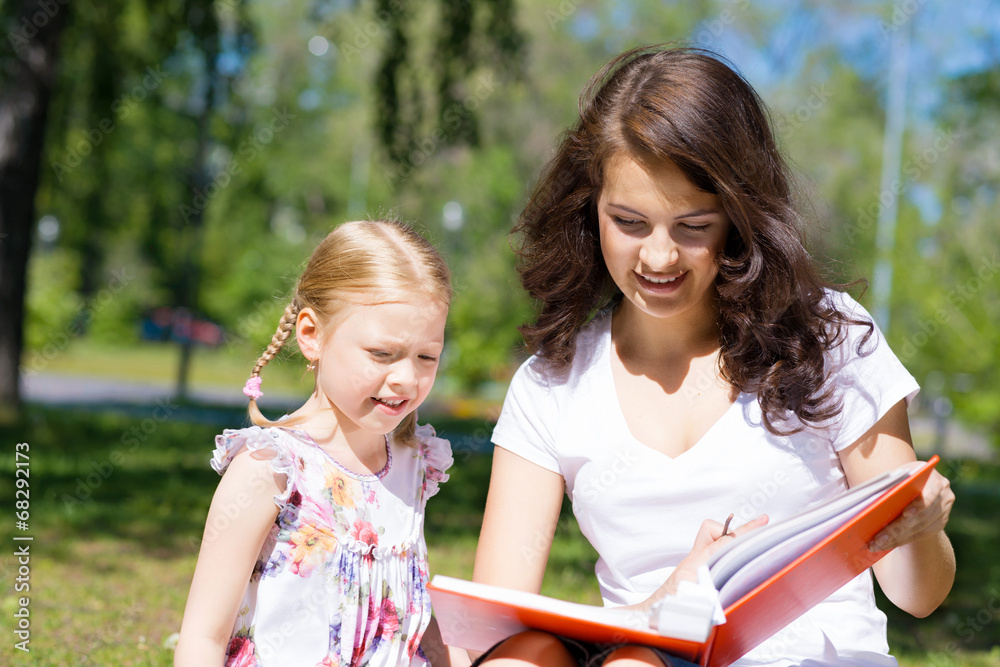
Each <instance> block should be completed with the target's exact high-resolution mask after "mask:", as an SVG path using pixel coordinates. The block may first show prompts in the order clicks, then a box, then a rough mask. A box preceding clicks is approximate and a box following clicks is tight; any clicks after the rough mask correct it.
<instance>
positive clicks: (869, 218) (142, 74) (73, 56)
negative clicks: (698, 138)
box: [4, 0, 1000, 432]
mask: <svg viewBox="0 0 1000 667" xmlns="http://www.w3.org/2000/svg"><path fill="white" fill-rule="evenodd" d="M161 5H162V3H149V2H145V1H144V0H115V1H114V2H111V3H104V4H100V3H96V4H95V3H93V2H82V3H75V4H74V5H73V7H74V12H75V14H74V18H73V21H72V23H71V24H70V25H69V26H68V27H67V32H66V35H65V40H64V43H63V45H62V49H61V52H62V54H63V56H64V59H63V66H62V67H61V68H60V80H59V85H58V87H57V91H56V95H55V97H54V99H53V107H52V113H51V114H50V116H51V119H52V120H51V122H50V127H49V132H48V137H47V144H46V146H47V148H46V151H47V152H46V155H45V158H44V160H43V164H44V168H43V183H42V186H41V190H40V192H39V195H38V209H39V214H40V215H52V216H54V217H56V218H57V219H58V220H59V222H60V225H61V227H60V229H61V235H60V238H59V240H58V242H57V249H56V253H55V254H50V255H46V256H43V255H41V254H40V255H39V259H37V261H36V262H35V265H34V269H33V271H34V273H33V274H32V284H33V287H32V291H31V294H30V300H29V308H30V312H31V315H30V319H29V328H28V340H29V351H28V352H29V357H30V355H31V354H32V353H37V352H38V349H37V348H38V346H39V345H43V346H44V345H45V344H46V343H47V341H49V340H50V339H51V338H52V337H53V336H55V335H59V332H61V331H64V330H65V328H66V327H67V326H70V325H71V323H72V322H74V321H76V322H79V321H82V320H84V319H88V315H89V314H90V313H91V312H92V309H93V307H94V303H95V301H94V300H95V298H96V297H97V296H98V295H100V294H101V293H102V290H109V289H110V288H111V287H112V283H111V280H112V279H113V276H114V275H115V274H116V272H119V273H120V272H122V271H124V272H125V273H127V274H129V275H134V276H136V277H135V279H134V280H132V281H130V282H129V283H128V285H126V286H125V287H124V289H122V290H121V291H117V292H115V293H114V294H113V297H114V298H113V299H112V300H111V301H110V302H108V303H106V304H105V305H104V307H102V308H101V310H100V313H97V314H95V315H94V317H93V318H90V319H92V321H90V322H89V324H90V325H91V326H90V331H89V333H90V335H93V336H96V337H97V338H99V339H101V340H105V341H115V342H117V343H119V344H126V343H128V342H129V341H130V340H132V339H133V336H134V335H135V333H134V332H135V331H136V321H135V318H136V317H137V316H138V315H139V314H140V313H142V312H143V311H145V310H146V309H148V308H152V307H156V306H163V305H181V304H186V305H189V306H190V307H192V308H193V309H194V310H196V311H198V312H199V313H201V314H203V315H204V316H205V317H207V318H209V319H211V320H214V321H216V322H218V323H220V324H221V325H222V326H223V327H224V328H225V329H226V330H227V332H228V333H229V334H230V335H231V337H232V338H233V339H234V340H235V341H238V342H240V344H244V343H245V344H246V345H247V349H248V350H250V351H251V354H252V353H253V351H254V350H257V349H259V347H260V346H262V345H264V344H265V343H266V342H267V340H268V339H269V338H270V335H271V333H272V332H273V329H274V326H275V324H276V322H277V317H278V315H279V313H280V311H281V308H282V307H283V304H284V301H285V299H286V298H287V294H288V292H289V290H290V288H291V286H292V284H293V283H294V281H295V279H296V277H297V275H298V271H299V269H300V267H301V265H302V262H303V261H304V260H305V258H306V257H307V256H308V254H309V252H310V250H311V248H312V246H313V245H314V243H315V242H316V241H317V240H318V239H319V238H320V237H321V236H322V235H323V234H325V233H326V232H327V231H329V229H330V228H332V227H333V226H334V225H336V224H338V223H340V222H342V221H344V220H347V219H353V218H364V217H367V216H373V217H374V216H380V215H387V214H395V215H398V216H399V217H401V218H403V219H405V220H409V221H412V222H414V223H415V224H416V225H417V227H418V228H420V229H422V230H424V231H426V233H427V234H428V236H429V237H430V238H431V239H432V240H433V241H434V242H435V243H436V244H438V245H439V246H440V247H441V248H442V249H443V250H444V251H445V253H446V254H447V257H448V260H449V262H450V264H451V266H452V270H453V274H454V278H455V285H456V288H457V289H456V299H455V303H454V306H453V309H452V314H451V319H450V322H449V340H448V347H449V349H448V351H447V358H446V365H445V367H444V368H443V372H444V373H445V374H446V375H447V376H448V381H447V382H446V383H445V385H446V386H449V387H454V388H455V389H456V390H457V391H461V392H463V393H468V392H476V391H480V390H481V389H484V388H491V387H492V389H490V390H491V391H494V390H495V387H496V385H494V384H493V383H494V382H495V381H499V382H501V383H502V382H503V381H504V380H505V379H506V376H507V375H508V374H509V373H510V371H511V370H512V369H513V367H514V366H515V365H516V363H517V361H518V358H519V355H520V353H521V348H520V338H519V335H518V334H517V332H516V327H517V325H519V324H521V323H523V322H524V321H526V320H527V319H529V318H530V316H531V304H529V303H528V302H527V299H526V298H525V296H524V295H523V293H522V292H521V290H520V288H519V287H518V284H517V277H516V273H515V271H514V267H515V258H514V256H513V254H512V252H511V251H510V249H509V242H508V239H507V234H508V232H509V230H510V228H511V226H512V224H513V221H514V220H515V219H516V217H517V214H518V212H519V210H520V209H521V207H522V206H523V203H524V199H525V197H526V195H527V193H528V191H529V189H530V186H531V183H532V182H533V181H534V179H535V178H537V175H538V173H539V171H540V170H541V167H542V165H543V164H544V163H545V161H546V160H547V159H548V157H549V156H550V155H551V153H552V150H553V147H554V145H555V143H556V141H557V139H558V136H559V134H560V132H562V131H563V129H564V128H565V127H566V126H567V125H568V124H569V123H571V122H572V120H573V118H574V116H575V113H576V109H577V98H578V96H579V94H580V91H581V90H582V89H583V87H584V85H585V84H586V82H587V81H588V79H589V78H590V76H591V74H592V73H593V72H595V71H596V70H597V69H598V68H599V67H600V66H601V65H602V64H603V63H604V62H605V61H606V60H607V59H608V58H609V57H610V56H612V55H613V54H615V53H618V52H620V51H621V50H622V49H625V48H629V47H632V46H636V45H639V44H644V43H655V42H662V41H667V40H673V41H681V42H683V41H689V42H693V43H696V44H700V45H705V46H709V47H715V48H721V49H722V50H723V51H725V52H728V53H731V54H737V55H736V56H734V57H735V59H736V60H737V62H736V65H737V66H738V67H740V68H741V69H743V70H744V72H745V74H746V75H747V76H748V77H749V78H750V80H751V82H752V83H754V85H756V86H757V87H758V88H759V90H760V92H761V94H762V96H763V97H764V99H765V100H766V101H767V102H768V103H769V105H770V106H771V109H772V113H773V118H774V121H775V124H776V127H777V129H778V134H779V138H780V142H781V144H782V147H783V149H784V150H785V151H786V152H787V153H788V154H789V155H790V156H791V158H792V160H793V163H794V164H795V165H796V167H797V169H798V171H799V172H800V174H801V177H802V178H801V180H802V183H803V187H802V194H803V201H804V202H805V203H804V211H805V215H806V219H807V222H808V223H809V233H810V237H811V248H812V250H813V252H814V254H815V255H816V256H817V258H819V259H820V260H821V261H823V262H824V264H825V265H826V267H827V269H828V274H829V275H830V276H831V278H833V279H835V280H838V281H843V282H850V281H854V280H856V279H858V278H863V277H871V275H872V271H873V269H874V264H875V233H876V229H875V228H876V220H877V217H878V213H879V210H880V208H882V206H883V200H884V199H885V197H887V196H894V197H896V198H898V203H899V205H900V206H899V223H898V227H897V234H896V244H895V248H894V249H893V251H892V257H891V259H892V261H893V265H894V267H895V271H896V275H895V281H894V287H893V293H892V301H891V304H890V305H891V321H890V322H889V326H888V327H887V333H888V337H889V340H890V343H891V344H892V345H893V347H894V349H895V350H896V351H897V353H899V355H900V357H901V358H902V359H903V361H904V363H906V365H907V367H908V368H910V370H911V371H912V372H913V373H914V375H915V376H916V377H917V379H918V380H919V381H921V382H924V381H925V380H927V379H928V378H935V377H937V376H938V375H940V374H943V375H944V376H945V382H944V386H943V388H942V389H941V391H942V392H943V394H944V395H945V397H946V398H948V400H950V401H951V403H952V404H953V406H954V414H955V415H956V416H957V417H958V418H960V419H962V420H965V421H969V422H971V423H973V424H975V425H978V426H981V427H985V428H987V429H990V430H992V431H993V432H998V429H997V428H996V426H997V425H998V417H997V415H1000V390H998V389H997V388H996V386H995V383H994V382H992V378H991V370H992V368H993V367H995V366H996V364H997V363H998V362H1000V359H997V354H998V350H1000V340H998V339H997V336H998V335H1000V334H997V332H996V327H994V326H992V323H993V322H996V321H997V319H998V317H1000V303H998V301H997V299H998V297H997V295H998V294H1000V276H998V275H997V272H995V271H994V270H993V267H994V265H995V264H996V258H995V257H994V255H993V254H992V250H991V249H992V248H996V247H998V246H1000V244H998V242H997V241H998V239H997V232H996V226H995V225H993V224H992V212H993V211H994V210H995V208H996V206H995V204H996V197H997V191H996V185H995V184H996V182H997V167H996V160H995V155H996V151H997V145H998V144H997V142H998V138H997V137H1000V133H998V132H997V128H998V125H1000V117H998V114H997V111H996V105H995V104H992V101H993V100H995V99H996V98H997V96H998V95H1000V89H998V83H997V82H998V76H997V74H996V72H995V68H993V69H990V68H988V67H985V68H981V69H979V70H973V71H971V72H970V73H966V74H957V75H951V74H949V75H948V76H946V77H945V78H943V79H938V80H930V79H929V78H928V77H927V76H922V77H921V79H920V84H919V88H920V89H921V90H920V91H914V90H911V94H914V95H916V94H917V93H918V92H919V93H920V94H925V95H926V94H927V91H931V93H932V94H933V93H934V92H935V91H936V92H937V94H939V95H940V98H941V101H939V102H938V103H937V104H936V105H933V106H931V107H926V108H922V110H921V111H917V110H916V107H915V108H914V111H912V112H911V113H910V114H909V117H908V121H909V125H908V127H907V133H906V135H905V142H904V147H903V162H904V164H903V182H901V184H900V187H899V193H898V194H893V193H888V194H887V193H882V192H879V189H880V187H881V186H880V171H881V166H882V165H881V162H882V139H883V130H884V123H885V112H884V104H883V99H882V98H883V97H884V88H885V76H886V72H885V69H884V63H874V64H873V63H865V62H862V63H861V64H860V65H859V63H858V62H857V60H858V59H857V58H854V59H853V60H852V59H851V58H849V57H845V51H849V50H850V49H851V48H853V47H852V46H851V44H846V45H845V43H844V40H842V39H838V38H837V37H836V36H835V35H834V32H835V31H831V32H830V34H827V33H826V32H825V31H824V26H826V25H829V24H830V23H831V22H832V23H837V22H841V21H843V22H845V23H848V22H852V23H851V25H856V26H859V27H861V28H864V27H865V26H866V25H867V24H866V21H867V22H868V23H871V22H877V21H878V20H880V18H882V17H881V16H880V15H878V14H876V13H874V10H872V11H871V12H869V10H868V8H866V7H846V8H836V9H820V8H819V7H818V6H814V5H813V4H809V3H806V5H804V6H803V7H801V8H800V9H799V10H797V11H796V13H795V16H794V17H791V18H789V17H786V16H785V15H784V13H783V12H782V11H781V10H779V9H778V8H777V7H776V6H774V5H772V4H768V3H765V4H763V5H759V4H755V3H745V2H736V1H733V0H716V1H712V2H699V3H668V4H664V3H662V2H659V1H658V0H640V1H636V2H630V3H617V4H615V3H589V2H588V3H584V2H563V3H557V4H552V3H517V4H516V5H515V3H513V2H510V0H419V1H417V2H412V3H410V2H407V3H401V2H395V1H394V0H370V1H368V2H358V3H327V2H315V1H314V0H292V1H290V2H285V3H239V4H238V7H239V9H238V11H237V10H236V9H235V8H234V7H235V6H233V3H215V5H212V7H214V10H213V11H211V12H209V10H208V8H209V3H208V2H207V0H186V1H185V2H177V3H171V4H169V5H166V6H161ZM4 11H5V12H6V14H9V13H10V12H9V11H8V7H6V6H5V9H4ZM786 19H788V20H791V19H794V20H795V21H796V22H797V23H796V25H801V26H802V27H803V29H802V32H801V34H798V35H796V36H795V39H796V40H798V41H794V40H793V41H792V42H788V41H787V39H788V35H787V30H786V29H784V28H782V27H781V26H783V25H784V24H785V21H786ZM914 20H923V19H922V18H921V17H920V16H917V17H916V18H915V19H914ZM971 38H972V37H970V39H971ZM975 38H976V39H978V37H975ZM311 40H319V41H318V44H319V46H320V47H322V45H323V44H325V45H326V47H325V49H324V48H317V50H316V51H315V53H313V52H310V50H309V48H310V47H309V44H311V43H312V42H311ZM783 40H784V41H783ZM733 44H737V45H738V46H737V47H734V46H733ZM887 45H888V41H886V42H884V43H883V42H879V43H875V44H872V45H871V49H872V53H882V52H884V51H886V49H887ZM930 48H931V46H930V45H924V44H920V43H919V42H915V49H917V50H918V51H919V53H920V54H921V55H922V57H925V58H926V57H930V55H929V54H931V53H932V52H931V51H929V50H928V49H930ZM213 53H214V54H217V55H218V58H215V59H213V58H212V54H213ZM208 81H214V82H215V84H214V87H212V90H213V91H214V92H213V93H212V95H211V96H208V95H207V92H206V86H207V85H208V84H207V83H206V82H208ZM913 85H914V86H915V85H917V84H913ZM911 88H912V86H911ZM208 101H210V102H211V103H212V105H213V107H212V108H213V110H212V112H211V113H209V114H208V115H207V117H206V118H205V122H204V124H200V121H199V118H200V115H199V113H200V112H199V108H200V107H199V105H202V104H204V103H206V102H208ZM102 123H103V128H105V129H102ZM272 124H273V127H272ZM935 144H937V146H938V148H935ZM84 153H86V155H84ZM64 166H65V168H64ZM199 178H200V179H202V180H201V181H199V180H198V179H199ZM199 197H200V198H199ZM449 202H456V203H457V204H459V205H460V206H461V208H462V212H463V225H462V227H461V229H460V230H458V231H450V230H448V229H446V228H445V226H444V225H443V221H442V210H443V207H444V206H445V205H446V204H447V203H449ZM184 207H187V208H184ZM935 207H936V208H937V209H938V210H939V214H938V215H937V216H935V215H934V214H933V213H934V211H933V209H934V208H935ZM192 208H193V209H197V212H199V213H203V214H204V216H203V219H201V221H200V222H198V223H197V224H195V223H193V222H191V220H190V219H189V218H190V217H191V216H190V213H191V210H192ZM60 253H61V255H60ZM53 263H55V265H53ZM60 267H67V268H60ZM68 267H73V270H74V271H78V272H79V273H78V276H79V277H77V276H76V275H72V274H71V273H67V272H68V271H70V269H69V268H68ZM862 290H863V286H862V285H859V286H858V287H857V288H855V290H854V293H855V294H856V295H857V294H859V293H860V292H862ZM72 292H75V293H76V296H68V293H72ZM193 292H196V293H195V294H192V293H193ZM862 302H863V303H864V304H865V305H871V295H870V294H865V295H864V296H863V297H862ZM196 363H197V359H196ZM932 384H933V383H932ZM928 404H929V403H928Z"/></svg>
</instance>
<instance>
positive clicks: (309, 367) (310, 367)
mask: <svg viewBox="0 0 1000 667" xmlns="http://www.w3.org/2000/svg"><path fill="white" fill-rule="evenodd" d="M314 370H316V362H315V361H310V362H309V363H308V364H306V371H307V372H312V371H314Z"/></svg>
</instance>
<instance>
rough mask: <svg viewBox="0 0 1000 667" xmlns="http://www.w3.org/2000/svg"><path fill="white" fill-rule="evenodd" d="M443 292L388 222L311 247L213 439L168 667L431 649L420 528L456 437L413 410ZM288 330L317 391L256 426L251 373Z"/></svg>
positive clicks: (430, 255)
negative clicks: (237, 405)
mask: <svg viewBox="0 0 1000 667" xmlns="http://www.w3.org/2000/svg"><path fill="white" fill-rule="evenodd" d="M450 300H451V286H450V278H449V274H448V269H447V267H446V266H445V263H444V261H443V260H442V258H441V256H440V255H439V254H438V253H437V252H436V251H435V250H434V248H433V247H432V246H431V245H430V244H429V243H428V242H427V241H425V240H424V239H423V238H422V237H420V236H419V235H418V234H417V233H416V232H414V231H413V230H411V229H410V228H408V227H406V226H404V225H403V224H401V223H398V222H393V221H366V222H349V223H345V224H343V225H340V226H339V227H337V228H336V229H335V230H334V231H333V232H332V233H330V234H329V235H328V236H327V237H326V238H325V239H324V240H323V242H322V243H320V245H319V247H317V248H316V250H315V251H314V252H313V254H312V257H311V258H310V259H309V263H308V265H307V266H306V269H305V271H304V272H303V274H302V276H301V277H300V278H299V281H298V284H297V285H296V288H295V293H294V296H293V298H292V301H291V303H290V304H289V305H288V307H287V308H285V312H284V314H283V315H282V317H281V321H280V323H279V324H278V329H277V331H276V332H275V334H274V337H273V338H272V339H271V344H270V345H269V346H268V348H267V350H266V351H265V352H264V354H263V355H262V356H261V358H260V359H259V360H258V361H257V365H256V366H254V369H253V372H252V373H251V375H250V379H249V380H248V381H247V383H246V387H245V388H244V390H243V391H244V393H246V394H247V395H248V396H249V397H250V416H251V419H252V420H253V422H254V424H256V426H251V427H250V428H244V429H240V430H226V431H225V432H224V433H223V434H222V435H220V436H218V437H217V438H216V450H215V456H214V457H213V459H212V467H213V468H215V470H216V471H218V472H219V473H220V474H223V477H222V480H221V482H220V483H219V488H218V490H217V491H216V493H215V497H214V499H213V501H212V506H211V509H210V510H209V514H208V521H207V528H206V530H205V537H204V541H203V542H202V546H201V552H200V554H199V556H198V565H197V567H196V569H195V573H194V579H193V581H192V584H191V592H190V595H189V597H188V602H187V607H186V609H185V612H184V621H183V624H182V627H181V637H180V642H179V644H178V646H177V652H176V657H175V664H177V665H184V666H188V665H198V666H200V665H212V664H214V665H222V664H223V663H225V664H226V665H239V666H241V667H243V666H250V665H277V666H280V667H285V666H287V665H324V666H327V665H344V666H347V665H372V666H376V665H377V666H380V667H381V666H390V665H391V666H396V665H426V664H428V663H429V661H428V659H427V657H426V655H425V653H426V654H431V651H430V649H431V648H433V655H435V656H437V655H441V656H443V655H444V654H443V653H442V650H441V649H442V647H441V645H440V636H439V635H438V634H437V630H436V626H431V628H430V629H428V625H429V624H430V623H431V620H432V619H431V607H430V599H429V596H428V594H427V592H426V590H425V585H426V583H427V548H426V546H425V544H424V538H423V532H422V529H423V516H424V506H425V503H426V502H427V499H428V498H430V497H431V496H433V495H434V494H435V493H436V492H437V488H438V484H439V483H441V482H443V481H445V480H447V479H448V476H447V475H446V474H445V473H444V471H445V470H447V469H448V467H449V466H450V465H451V463H452V458H451V449H450V446H449V444H448V443H447V441H445V440H442V439H440V438H436V437H434V432H433V430H431V428H430V427H429V426H416V409H417V407H418V406H419V405H420V404H421V403H422V402H423V401H424V399H425V398H427V394H428V392H430V390H431V386H432V385H433V384H434V375H435V373H436V371H437V367H438V360H439V358H440V355H441V349H442V346H443V344H444V326H445V317H446V315H447V311H448V306H449V303H450ZM293 333H294V334H295V340H296V342H297V343H298V347H299V350H300V351H301V352H302V355H303V356H304V357H305V358H306V360H307V361H308V366H307V368H308V369H309V370H312V371H313V372H314V373H315V377H316V380H315V382H316V384H315V390H314V392H313V394H312V396H311V397H310V398H309V399H308V400H307V401H306V403H305V404H304V405H303V406H302V407H301V408H300V409H298V410H297V411H295V412H294V413H293V414H292V415H290V416H288V417H285V418H283V419H279V420H278V421H276V422H272V421H268V420H267V419H265V418H264V417H263V415H261V413H260V411H259V410H258V408H257V403H256V400H257V399H258V398H259V397H260V396H261V375H260V373H261V370H262V369H263V367H264V366H265V365H266V364H267V363H268V362H269V361H270V360H271V359H273V358H274V356H275V355H276V354H277V353H278V351H279V350H280V349H281V347H282V346H283V345H284V343H285V342H286V341H287V339H288V338H289V337H290V336H291V335H292V334H293ZM425 631H427V633H426V634H425Z"/></svg>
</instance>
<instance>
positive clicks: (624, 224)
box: [611, 215, 641, 227]
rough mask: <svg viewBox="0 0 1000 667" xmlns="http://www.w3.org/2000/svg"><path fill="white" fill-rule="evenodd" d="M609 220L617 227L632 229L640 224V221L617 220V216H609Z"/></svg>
mask: <svg viewBox="0 0 1000 667" xmlns="http://www.w3.org/2000/svg"><path fill="white" fill-rule="evenodd" d="M611 220H612V221H613V222H614V223H615V224H616V225H618V226H619V227H634V226H635V225H638V224H640V223H641V221H640V220H629V219H627V218H619V217H618V216H617V215H613V216H611Z"/></svg>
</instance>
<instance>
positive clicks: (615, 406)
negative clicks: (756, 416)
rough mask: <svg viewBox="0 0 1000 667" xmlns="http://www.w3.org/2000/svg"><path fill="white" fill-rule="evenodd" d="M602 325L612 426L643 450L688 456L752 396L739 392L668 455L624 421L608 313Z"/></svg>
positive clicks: (603, 364)
mask: <svg viewBox="0 0 1000 667" xmlns="http://www.w3.org/2000/svg"><path fill="white" fill-rule="evenodd" d="M604 326H605V331H604V332H603V333H604V336H603V348H602V350H601V358H600V361H599V362H598V363H599V364H600V368H601V373H602V374H603V375H604V378H603V379H604V382H602V383H601V384H602V385H604V386H606V387H607V396H606V397H605V400H606V402H607V403H608V404H610V408H609V410H611V418H612V420H613V421H614V422H615V424H614V426H615V428H616V430H618V431H620V432H621V433H624V434H627V437H628V439H629V441H630V442H631V443H633V444H634V445H636V446H637V447H641V448H642V449H644V450H648V451H649V452H652V453H653V454H654V455H658V456H661V457H663V458H664V459H666V460H667V461H671V462H672V461H678V460H680V459H682V458H684V457H685V456H688V454H690V453H691V452H693V451H695V450H702V449H704V448H705V447H706V443H710V442H711V440H712V439H713V438H714V437H715V432H716V431H718V430H719V429H720V428H721V425H722V424H723V423H724V422H726V421H728V420H729V419H730V415H731V414H733V413H734V412H736V411H737V410H742V409H743V406H744V405H745V404H746V401H747V400H749V399H751V398H752V397H751V396H749V395H748V394H744V393H741V394H739V395H738V396H737V397H736V400H734V401H733V402H732V403H730V404H729V407H728V408H726V411H725V412H723V413H722V415H721V416H720V417H719V418H718V419H716V420H715V422H714V423H713V424H712V425H711V426H710V427H709V429H708V430H707V431H705V433H703V434H702V436H701V437H700V438H698V441H697V442H695V443H694V444H693V445H691V446H690V447H688V448H687V449H685V450H684V451H683V452H681V453H680V454H678V455H677V456H670V455H669V454H666V453H664V452H661V451H660V450H658V449H654V448H652V447H650V446H649V445H647V444H645V443H644V442H642V441H641V440H639V439H638V438H636V437H635V435H633V433H632V429H631V428H629V425H628V421H626V419H625V412H624V411H623V410H622V404H621V402H620V401H619V400H618V388H617V387H616V386H615V377H614V372H613V370H612V367H611V362H612V358H611V355H612V354H613V350H614V345H613V343H612V340H611V316H610V314H609V315H608V316H607V317H606V318H605V321H604Z"/></svg>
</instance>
